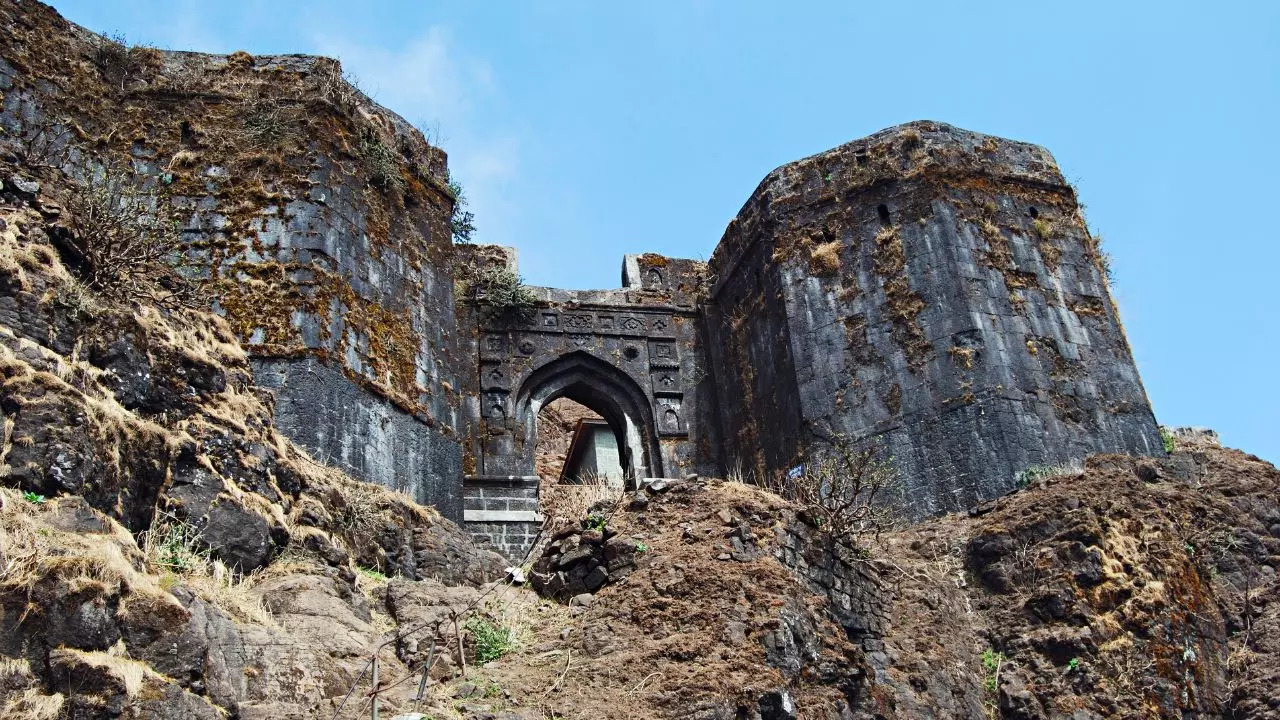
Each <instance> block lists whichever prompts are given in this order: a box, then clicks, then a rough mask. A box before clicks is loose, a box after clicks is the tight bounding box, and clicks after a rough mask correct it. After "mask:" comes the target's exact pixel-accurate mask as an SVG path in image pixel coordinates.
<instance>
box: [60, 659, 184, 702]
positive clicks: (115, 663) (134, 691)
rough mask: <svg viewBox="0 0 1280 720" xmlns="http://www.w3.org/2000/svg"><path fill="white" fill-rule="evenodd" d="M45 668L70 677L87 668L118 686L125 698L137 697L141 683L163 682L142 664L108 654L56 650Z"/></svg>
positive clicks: (155, 673) (158, 675) (161, 677)
mask: <svg viewBox="0 0 1280 720" xmlns="http://www.w3.org/2000/svg"><path fill="white" fill-rule="evenodd" d="M49 665H50V666H51V667H53V668H61V669H64V670H65V671H66V672H67V673H70V674H72V675H78V674H81V673H83V672H84V671H85V670H86V669H89V668H92V669H94V670H98V671H100V672H101V673H102V674H104V675H106V676H107V677H110V678H111V679H112V680H114V681H115V682H116V683H117V684H119V686H120V688H121V689H122V690H123V691H124V695H125V697H127V698H134V697H137V696H138V692H139V691H140V690H142V683H143V682H144V681H146V680H151V679H154V680H163V679H164V678H163V676H161V675H160V674H158V673H157V672H156V671H154V670H152V669H151V668H150V667H148V666H147V665H146V664H145V663H142V662H139V661H137V660H131V659H129V658H127V657H121V656H120V655H115V654H112V653H110V652H99V651H85V650H77V649H75V648H57V649H55V650H52V651H50V653H49Z"/></svg>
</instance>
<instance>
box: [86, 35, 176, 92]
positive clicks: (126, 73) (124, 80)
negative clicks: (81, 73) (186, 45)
mask: <svg viewBox="0 0 1280 720" xmlns="http://www.w3.org/2000/svg"><path fill="white" fill-rule="evenodd" d="M159 63H160V53H159V51H158V50H156V49H155V48H152V47H147V46H144V45H129V43H128V42H127V41H126V40H125V38H124V36H123V35H104V36H102V37H100V38H98V40H97V42H96V43H95V45H94V47H93V64H94V65H96V66H97V67H98V72H99V73H101V74H102V79H103V80H105V81H107V82H108V83H110V84H111V85H112V86H113V87H119V89H121V90H124V89H125V88H126V87H128V85H129V81H130V80H133V79H135V78H137V77H138V76H140V75H142V74H143V72H144V71H145V70H146V69H147V67H148V65H153V66H155V67H158V66H159Z"/></svg>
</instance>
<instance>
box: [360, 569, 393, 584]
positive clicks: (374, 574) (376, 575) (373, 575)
mask: <svg viewBox="0 0 1280 720" xmlns="http://www.w3.org/2000/svg"><path fill="white" fill-rule="evenodd" d="M360 574H361V575H364V576H365V577H367V578H370V579H372V580H380V581H381V580H386V579H387V576H386V575H385V574H383V573H382V572H381V571H379V570H377V569H375V568H367V567H362V568H360Z"/></svg>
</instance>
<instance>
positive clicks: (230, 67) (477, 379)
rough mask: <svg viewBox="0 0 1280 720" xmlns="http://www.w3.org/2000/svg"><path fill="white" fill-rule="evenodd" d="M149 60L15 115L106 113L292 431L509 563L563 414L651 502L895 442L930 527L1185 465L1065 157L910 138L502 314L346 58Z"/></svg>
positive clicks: (22, 118)
mask: <svg viewBox="0 0 1280 720" xmlns="http://www.w3.org/2000/svg"><path fill="white" fill-rule="evenodd" d="M56 21H57V22H60V23H63V25H65V32H66V33H68V36H69V37H70V36H75V37H77V38H81V39H86V38H87V40H85V41H86V42H88V41H89V40H92V38H91V36H90V35H89V34H88V33H86V32H85V31H83V30H82V29H79V28H76V27H74V26H72V25H70V24H69V23H66V22H65V21H63V20H61V18H57V20H56ZM60 27H61V26H60ZM148 52H149V54H148V55H147V58H146V59H147V63H146V64H144V65H143V66H141V69H140V70H139V71H138V74H137V76H136V77H134V78H133V79H132V80H131V82H133V83H134V86H133V87H134V88H135V89H133V90H130V92H129V93H127V94H125V95H124V96H123V99H120V100H116V99H112V100H111V102H112V103H119V104H120V107H119V108H118V109H116V108H115V106H105V105H103V101H102V100H101V98H103V97H111V98H115V97H116V96H114V95H109V94H104V92H103V89H102V87H103V86H102V83H103V82H104V80H102V79H101V78H98V77H96V76H90V75H85V73H84V71H83V69H82V66H81V65H77V64H76V63H75V62H74V58H72V59H67V58H65V57H58V56H50V57H49V58H48V59H47V67H36V66H32V67H15V66H10V65H7V64H0V90H3V91H4V93H5V94H4V96H3V100H4V102H3V107H0V124H2V125H3V127H4V129H5V131H6V132H7V133H9V134H10V135H11V136H13V137H26V136H35V135H36V134H37V133H43V132H45V129H46V128H48V127H54V126H56V125H57V124H58V123H62V122H65V121H69V120H75V121H77V122H79V123H80V125H79V126H78V128H79V130H80V131H81V132H82V133H84V134H85V135H92V136H96V137H99V138H101V140H100V141H99V144H98V146H97V150H96V152H99V153H101V154H103V155H104V156H106V155H109V154H112V153H114V154H116V155H117V156H118V157H120V158H123V159H124V160H125V161H127V162H128V163H129V166H130V167H131V170H132V171H133V172H135V173H137V174H138V175H139V176H141V177H144V178H151V179H152V181H153V187H155V188H157V194H158V195H163V197H164V198H165V199H166V200H167V202H169V203H171V205H172V206H173V208H174V209H175V210H176V212H177V213H178V216H179V217H180V218H181V223H180V230H181V232H182V235H183V237H184V239H185V240H186V241H187V246H188V248H189V250H188V255H189V258H190V259H191V260H192V261H193V264H194V265H195V266H196V267H198V268H200V270H199V272H200V277H201V278H202V279H203V280H204V281H205V282H206V283H207V285H208V287H209V289H210V290H211V294H212V295H213V297H215V298H216V301H215V304H214V310H215V311H216V312H218V313H219V314H221V315H222V316H223V317H225V318H226V320H227V321H228V323H229V324H230V326H231V328H232V330H233V331H234V332H235V333H236V334H237V335H238V336H239V337H240V339H241V341H242V343H243V344H244V346H245V348H246V350H247V351H248V353H249V354H250V357H251V360H252V365H253V369H254V373H255V380H256V382H257V384H258V385H260V386H262V387H264V388H267V389H268V390H270V391H271V394H272V396H273V402H274V412H275V416H276V421H277V425H278V426H279V427H280V428H281V430H282V431H284V432H285V433H286V434H287V435H289V436H290V437H291V438H292V439H293V440H295V441H296V442H298V443H299V444H301V445H302V446H304V447H306V448H308V449H309V450H311V452H312V453H313V454H314V455H315V456H316V457H317V458H319V459H320V460H322V461H324V462H328V463H331V464H333V465H335V466H338V467H341V468H343V469H344V470H346V471H348V472H350V473H351V474H353V475H354V476H356V477H359V478H362V479H365V480H369V481H373V482H378V483H382V484H384V485H387V486H390V487H393V488H397V489H400V490H404V491H406V492H408V493H410V494H412V495H413V496H414V497H415V498H416V499H417V500H418V501H420V502H422V503H426V504H430V505H434V506H435V507H437V508H438V509H439V510H440V511H441V512H442V513H443V514H444V515H445V516H447V517H449V518H451V519H453V520H456V521H458V522H461V523H464V524H465V526H466V527H468V528H469V529H470V530H471V531H472V532H473V533H474V534H475V535H477V536H483V537H486V538H488V539H489V540H491V541H492V542H493V543H494V544H495V546H497V547H498V548H499V549H501V550H502V551H504V552H505V553H507V554H508V555H511V556H519V555H521V554H522V553H523V551H524V549H525V548H526V547H528V545H529V543H530V542H531V541H532V539H533V537H534V535H535V534H536V532H537V529H538V527H539V522H540V515H539V513H538V507H539V505H538V479H537V476H536V475H535V473H534V454H535V443H536V437H537V433H536V428H537V422H538V411H539V409H540V408H542V407H543V406H545V405H546V404H547V403H549V402H551V401H553V400H555V399H557V398H561V397H567V398H570V399H573V400H576V401H578V402H580V403H582V404H584V405H586V406H587V407H589V408H590V409H592V410H594V411H595V412H597V413H598V414H599V415H600V416H602V417H603V418H604V419H605V420H606V421H607V422H608V423H609V426H610V427H611V429H612V430H613V433H614V435H615V437H616V438H617V445H618V448H619V450H620V455H621V458H622V462H623V466H624V469H625V471H626V473H627V476H628V478H630V482H631V483H633V484H634V483H635V482H638V481H639V480H640V479H643V478H654V477H682V476H684V475H687V474H692V473H696V474H699V475H705V476H724V475H726V474H728V473H730V472H741V473H742V474H743V475H744V476H746V477H755V478H766V477H770V476H772V475H774V474H776V473H781V472H785V471H787V470H788V469H789V468H792V467H794V466H796V465H797V464H799V463H801V462H803V459H804V457H805V456H806V453H807V452H810V451H811V450H812V449H813V448H814V447H817V446H820V445H821V444H822V443H824V442H829V441H831V439H832V438H835V437H843V438H847V439H848V440H850V441H851V442H855V443H875V444H876V446H878V447H880V448H883V451H884V453H885V454H886V457H888V458H890V460H891V462H892V464H893V466H894V468H895V470H896V474H897V477H898V478H899V479H900V482H901V485H902V487H901V499H900V501H899V502H900V503H901V505H902V509H903V510H904V511H905V514H907V515H908V516H910V517H914V518H921V517H926V516H929V515H934V514H938V513H943V512H947V511H952V510H960V509H965V508H968V507H970V506H972V505H973V504H975V503H978V502H980V501H983V500H985V499H989V498H992V497H995V496H998V495H1001V494H1003V493H1005V492H1007V491H1009V490H1011V489H1013V488H1014V487H1016V484H1017V481H1018V477H1019V474H1020V473H1022V472H1024V471H1026V470H1027V469H1028V468H1032V467H1035V466H1047V465H1060V464H1069V463H1074V462H1078V461H1079V460H1080V459H1081V458H1083V457H1084V456H1086V455H1088V454H1090V453H1098V452H1122V453H1146V454H1159V453H1161V452H1162V450H1161V442H1160V437H1159V434H1158V430H1157V427H1156V423H1155V420H1154V417H1153V415H1152V412H1151V408H1150V405H1149V403H1148V400H1147V397H1146V394H1145V391H1144V389H1143V387H1142V383H1141V380H1140V378H1139V376H1138V373H1137V369H1136V367H1135V365H1134V362H1133V358H1132V354H1131V352H1130V348H1129V345H1128V342H1127V340H1126V338H1125V334H1124V330H1123V327H1122V326H1121V323H1120V319H1119V317H1118V315H1117V312H1116V307H1115V305H1114V303H1113V302H1112V298H1111V296H1110V294H1109V291H1108V285H1107V273H1106V266H1105V262H1106V260H1105V255H1104V254H1103V253H1102V251H1101V250H1100V248H1099V247H1098V246H1097V241H1096V239H1095V238H1094V237H1092V236H1091V235H1090V233H1089V231H1088V229H1087V228H1086V225H1085V223H1084V221H1083V218H1082V216H1081V213H1080V208H1079V204H1078V203H1077V200H1076V196H1075V193H1074V191H1073V190H1072V188H1071V187H1070V186H1069V185H1068V184H1067V183H1066V181H1065V180H1064V179H1063V177H1062V174H1061V173H1060V171H1059V170H1058V167H1057V165H1056V163H1055V162H1054V160H1053V158H1052V156H1051V155H1050V154H1049V153H1048V152H1047V151H1045V150H1044V149H1042V148H1040V147H1037V146H1035V145H1030V144H1026V143H1022V142H1014V141H1010V140H1004V139H1000V138H995V137H991V136H987V135H981V134H978V133H973V132H968V131H965V130H961V129H958V128H955V127H952V126H949V125H946V124H943V123H938V122H913V123H909V124H906V125H902V126H898V127H894V128H891V129H888V130H884V131H882V132H879V133H877V134H875V135H872V136H870V137H868V138H865V139H862V140H857V141H854V142H851V143H849V144H846V145H843V146H841V147H838V148H835V149H833V150H830V151H827V152H823V153H820V154H817V155H814V156H812V157H808V158H805V159H803V160H799V161H796V162H793V163H791V164H788V165H785V166H783V167H780V168H778V169H777V170H775V171H773V172H772V173H770V174H769V175H768V176H767V177H765V178H764V180H763V181H762V182H761V183H760V185H759V186H758V187H757V189H756V190H755V192H754V193H753V194H752V195H751V197H749V198H747V200H746V203H745V204H744V205H743V207H742V209H741V211H740V212H739V213H738V215H737V216H736V217H735V218H734V219H733V220H732V221H731V222H730V223H729V225H728V227H727V229H726V230H725V232H724V235H723V237H722V238H721V239H720V241H719V244H718V246H717V247H716V249H715V251H714V253H713V254H712V256H711V259H710V260H709V261H708V262H705V263H704V262H699V261H694V260H688V259H681V258H670V257H663V256H660V255H654V254H641V255H628V256H626V257H625V258H624V259H623V263H622V273H621V283H620V285H621V287H619V288H617V289H608V290H561V289H554V288H531V290H532V292H533V294H534V296H535V297H536V303H535V304H534V305H535V306H534V307H533V308H531V310H530V311H529V312H526V313H522V314H521V315H520V316H519V317H517V318H514V319H513V318H510V317H505V318H498V317H494V316H491V315H490V314H487V313H485V312H483V311H482V310H483V308H482V307H478V306H477V304H476V303H475V302H473V301H472V300H470V299H468V297H467V296H466V295H465V294H464V293H459V292H458V285H459V283H458V280H459V278H460V277H461V275H462V273H463V271H464V270H465V269H467V268H475V267H483V266H486V265H494V264H496V265H499V266H503V267H507V268H510V269H513V270H516V271H518V267H517V258H516V257H515V255H514V253H512V252H510V251H508V250H506V249H504V248H500V247H495V246H476V245H468V244H462V245H455V244H454V243H453V241H452V238H451V235H452V233H451V229H450V218H451V216H452V213H453V210H454V206H455V203H456V197H455V195H454V194H453V192H452V191H451V189H450V186H449V181H448V179H449V176H448V169H447V158H446V156H445V154H444V152H443V151H441V150H440V149H439V148H436V147H434V146H431V145H429V144H428V143H427V142H426V141H425V139H424V138H423V136H422V134H421V133H420V132H419V131H417V130H416V129H415V128H413V127H412V126H411V125H409V124H408V123H406V122H405V121H404V120H403V119H401V118H400V117H399V116H397V115H395V114H394V113H392V112H390V111H388V110H386V109H385V108H382V107H381V106H379V105H377V104H376V103H374V102H373V101H372V100H370V99H369V98H368V97H366V96H365V95H364V94H363V93H361V92H360V91H359V90H358V89H356V88H354V87H352V86H350V85H349V84H348V83H346V81H345V80H344V79H343V77H342V73H341V69H340V67H339V66H338V64H337V63H336V62H335V61H333V60H328V59H325V58H315V57H305V56H257V57H254V56H250V55H248V54H247V53H235V54H233V55H229V56H223V55H204V54H199V53H179V52H167V51H158V50H152V51H148ZM40 73H45V74H54V73H61V75H59V76H58V77H59V78H61V79H60V80H59V81H58V82H59V83H60V84H59V85H57V86H55V85H53V84H51V83H49V82H47V81H45V80H43V79H41V77H40V75H39V74H40ZM191 76H198V78H199V83H200V86H201V88H202V91H201V92H200V93H192V92H189V91H186V90H183V88H185V87H188V85H189V83H190V77H191ZM184 82H186V83H187V85H184V84H182V83H184ZM245 88H249V89H250V90H252V96H251V100H248V101H246V100H244V99H243V96H244V94H245V92H246V90H245ZM260 106H261V107H267V108H268V109H269V110H270V111H271V112H273V113H276V115H273V116H272V117H276V118H277V119H278V118H279V117H284V118H285V120H284V122H286V123H290V124H291V125H290V126H289V127H287V128H286V130H288V132H285V133H283V134H282V135H281V136H280V137H279V138H277V139H275V140H273V141H272V142H273V143H274V145H272V146H271V147H269V148H266V149H264V148H263V147H249V146H248V145H247V144H246V143H244V142H243V133H244V132H246V131H245V130H244V129H243V128H245V127H248V125H247V123H248V121H249V120H252V119H253V118H254V117H255V115H254V113H257V112H259V107H260ZM107 124H111V127H107ZM233 130H234V131H235V132H232V131H233ZM237 133H239V134H237ZM481 221H482V222H483V218H481Z"/></svg>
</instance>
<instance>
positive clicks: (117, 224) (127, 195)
mask: <svg viewBox="0 0 1280 720" xmlns="http://www.w3.org/2000/svg"><path fill="white" fill-rule="evenodd" d="M66 205H67V209H68V210H69V211H70V214H71V223H72V229H73V233H72V237H71V242H70V245H71V249H72V250H73V254H75V255H77V256H78V257H75V258H72V260H73V262H72V263H71V265H72V266H73V268H74V269H75V270H76V272H77V274H78V275H79V276H80V279H81V280H83V281H84V283H85V284H86V285H87V286H88V287H89V288H90V289H91V290H93V291H94V292H96V293H98V295H100V296H101V297H103V298H105V299H108V300H115V301H145V302H150V303H152V304H155V305H159V306H163V307H177V306H192V305H194V304H196V302H197V300H198V298H197V296H196V288H195V286H194V284H193V283H192V282H191V281H189V280H188V279H187V278H186V277H184V276H183V275H182V274H181V273H180V272H179V271H178V267H179V265H180V263H181V262H182V249H183V243H182V237H181V234H180V233H179V231H178V229H177V223H176V222H174V221H173V220H172V218H170V217H168V216H167V213H165V212H164V211H162V210H161V209H160V208H161V207H162V206H161V202H160V201H159V199H158V198H157V197H156V196H155V195H152V194H150V193H146V192H143V191H142V190H141V189H140V187H139V185H138V182H137V180H136V178H134V177H133V176H132V173H129V172H127V171H123V170H119V169H116V168H112V167H105V168H103V169H102V170H100V171H98V172H94V173H90V174H89V176H88V178H87V180H85V181H84V182H83V183H82V184H81V185H80V186H79V187H78V188H76V189H75V190H73V191H72V192H71V193H69V194H68V196H67V202H66Z"/></svg>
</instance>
